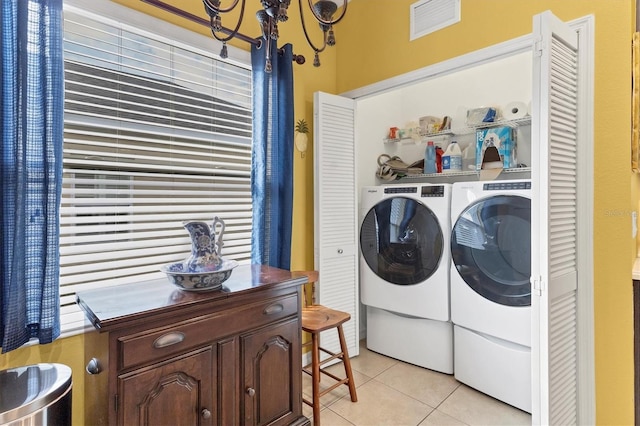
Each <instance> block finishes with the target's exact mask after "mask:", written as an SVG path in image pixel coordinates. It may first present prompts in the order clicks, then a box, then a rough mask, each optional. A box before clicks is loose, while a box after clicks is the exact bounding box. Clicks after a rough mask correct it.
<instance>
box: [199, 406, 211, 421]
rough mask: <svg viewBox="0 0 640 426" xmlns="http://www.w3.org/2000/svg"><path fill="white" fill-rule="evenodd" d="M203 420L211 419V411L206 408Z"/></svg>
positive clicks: (203, 411) (203, 412)
mask: <svg viewBox="0 0 640 426" xmlns="http://www.w3.org/2000/svg"><path fill="white" fill-rule="evenodd" d="M201 414H202V418H203V419H210V418H211V411H209V410H207V409H206V408H204V409H203V410H202V413H201Z"/></svg>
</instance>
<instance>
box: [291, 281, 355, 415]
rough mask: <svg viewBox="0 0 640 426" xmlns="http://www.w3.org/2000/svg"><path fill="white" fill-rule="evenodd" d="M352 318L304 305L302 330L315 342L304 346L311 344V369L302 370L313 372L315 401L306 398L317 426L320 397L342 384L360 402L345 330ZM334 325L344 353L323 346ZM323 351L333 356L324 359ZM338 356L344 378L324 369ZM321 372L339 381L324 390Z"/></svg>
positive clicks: (331, 310) (314, 306) (327, 309)
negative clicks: (322, 337)
mask: <svg viewBox="0 0 640 426" xmlns="http://www.w3.org/2000/svg"><path fill="white" fill-rule="evenodd" d="M304 274H305V275H307V276H308V277H309V282H311V283H314V282H316V281H317V279H318V273H317V272H316V271H311V272H309V273H304ZM305 305H306V300H305ZM350 319H351V315H349V314H348V313H346V312H342V311H336V310H335V309H330V308H327V307H325V306H322V305H315V304H312V305H310V306H305V307H303V308H302V330H303V331H306V332H307V333H310V334H311V341H310V342H307V343H305V344H303V345H302V346H303V347H305V346H311V370H309V369H304V368H303V370H302V371H303V372H305V373H306V374H308V375H310V376H311V380H312V382H313V401H309V400H307V399H305V398H304V397H303V398H302V401H303V402H304V403H305V404H307V405H310V406H311V407H312V408H313V423H314V425H315V426H319V425H320V398H321V397H322V396H324V395H326V394H327V393H329V392H331V391H332V390H334V389H335V388H337V387H338V386H340V385H346V386H348V387H349V395H350V396H351V401H353V402H357V401H358V396H357V394H356V385H355V382H354V381H353V373H352V371H351V362H350V361H349V352H348V349H347V342H346V340H345V338H344V331H343V330H342V324H344V323H345V322H347V321H349V320H350ZM332 328H335V329H337V331H338V338H339V339H340V352H338V353H334V352H331V351H329V350H327V349H325V348H322V347H321V346H320V333H321V332H323V331H326V330H330V329H332ZM320 351H322V352H324V353H326V354H328V355H329V358H327V359H324V360H322V361H320ZM335 359H339V360H340V361H341V362H342V363H343V365H344V371H345V375H346V377H345V378H340V377H338V376H336V375H334V374H332V373H330V372H328V371H326V370H325V369H323V368H322V365H324V364H326V363H328V362H331V361H333V360H335ZM321 374H324V375H326V376H328V377H331V378H332V379H333V380H335V382H336V383H334V384H333V385H332V386H330V387H328V388H327V389H325V390H323V391H320V378H321Z"/></svg>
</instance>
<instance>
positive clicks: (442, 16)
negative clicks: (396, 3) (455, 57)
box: [409, 0, 460, 40]
mask: <svg viewBox="0 0 640 426" xmlns="http://www.w3.org/2000/svg"><path fill="white" fill-rule="evenodd" d="M410 8H411V10H410V13H409V14H410V16H411V33H410V35H409V40H415V39H417V38H419V37H422V36H425V35H427V34H429V33H432V32H434V31H438V30H440V29H442V28H444V27H448V26H449V25H453V24H456V23H458V22H460V0H420V1H419V2H416V3H414V4H412V5H411V6H410Z"/></svg>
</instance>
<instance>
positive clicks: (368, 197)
mask: <svg viewBox="0 0 640 426" xmlns="http://www.w3.org/2000/svg"><path fill="white" fill-rule="evenodd" d="M450 200H451V185H450V184H409V185H398V184H394V185H385V186H375V187H365V188H362V196H361V200H360V202H361V204H360V205H361V209H360V211H361V215H360V218H361V227H360V295H361V301H362V303H363V304H364V305H366V306H367V347H368V348H369V349H371V350H373V351H376V352H379V353H382V354H385V355H387V356H391V357H393V358H396V359H400V360H403V361H406V362H410V363H412V364H416V365H420V366H423V367H426V368H430V369H432V370H436V371H440V372H444V373H448V374H451V373H453V326H452V324H451V322H450V320H449V319H450V308H449V260H450V257H449V236H450V230H451V222H450V221H451V216H450V210H449V208H450Z"/></svg>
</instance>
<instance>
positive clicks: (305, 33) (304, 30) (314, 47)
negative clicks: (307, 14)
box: [298, 0, 327, 53]
mask: <svg viewBox="0 0 640 426" xmlns="http://www.w3.org/2000/svg"><path fill="white" fill-rule="evenodd" d="M309 3H311V0H309ZM298 6H299V9H300V22H301V23H302V31H303V32H304V37H305V38H306V39H307V43H309V46H311V48H312V49H313V50H314V51H315V52H316V53H320V52H322V51H324V49H326V47H327V34H326V33H325V32H324V31H323V34H324V36H323V38H324V44H323V46H322V48H320V49H318V48H317V47H316V46H315V45H314V44H313V42H312V41H311V38H310V37H309V33H307V26H306V24H305V23H304V14H303V13H302V0H298ZM311 10H313V9H311ZM313 15H314V16H315V12H314V14H313Z"/></svg>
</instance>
